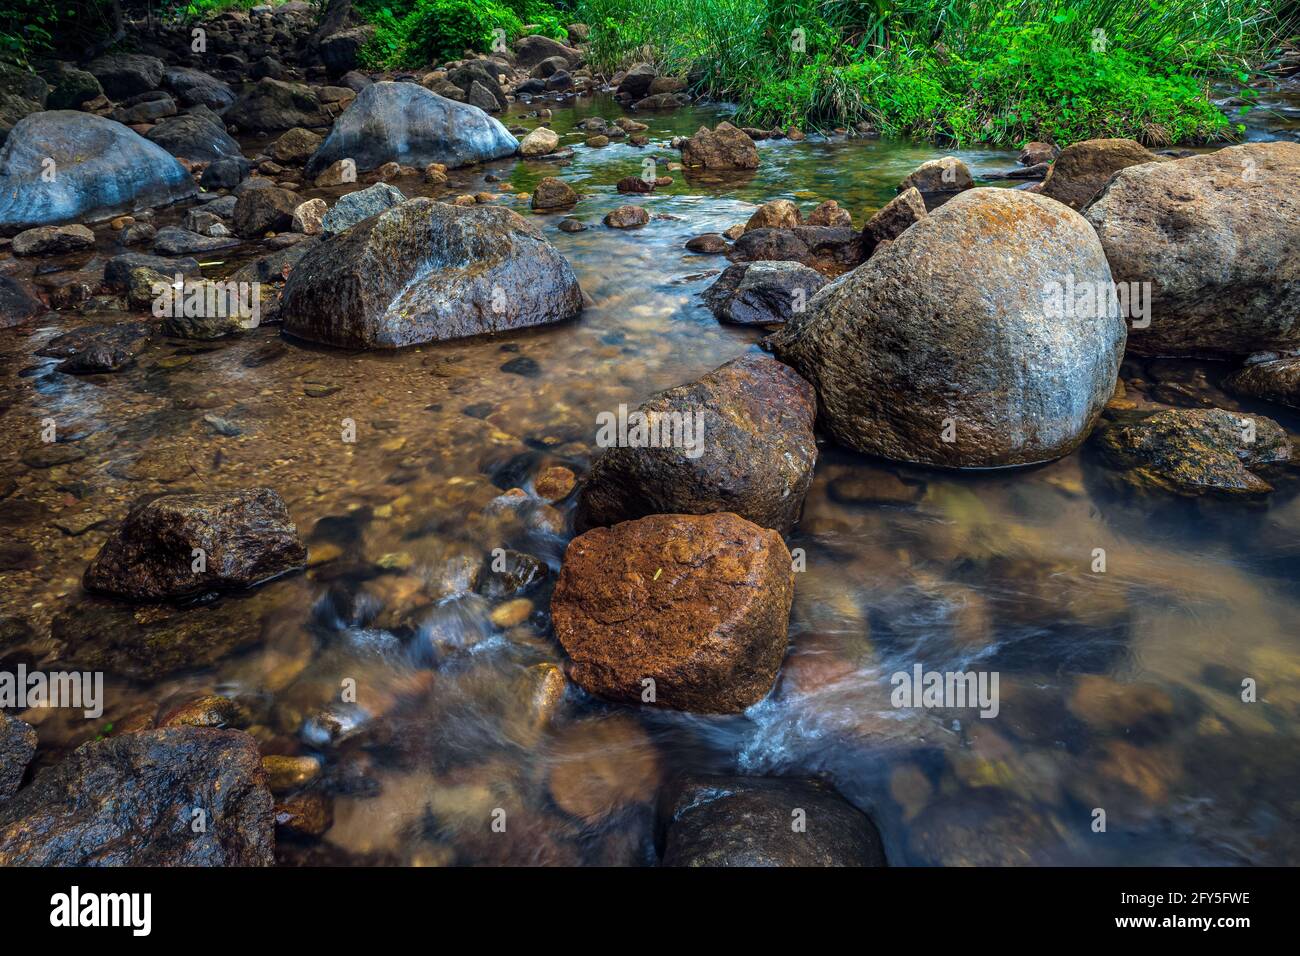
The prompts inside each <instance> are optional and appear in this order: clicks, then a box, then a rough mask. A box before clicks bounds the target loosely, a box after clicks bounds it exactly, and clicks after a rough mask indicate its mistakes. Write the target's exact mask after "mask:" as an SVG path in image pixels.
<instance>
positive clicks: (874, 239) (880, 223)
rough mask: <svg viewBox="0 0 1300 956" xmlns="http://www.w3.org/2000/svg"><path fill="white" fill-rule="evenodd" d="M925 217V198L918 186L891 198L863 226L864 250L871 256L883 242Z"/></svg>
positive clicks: (890, 240) (899, 234) (889, 240)
mask: <svg viewBox="0 0 1300 956" xmlns="http://www.w3.org/2000/svg"><path fill="white" fill-rule="evenodd" d="M924 218H925V200H924V199H923V198H922V197H921V193H920V191H919V190H917V189H916V188H912V189H907V190H904V191H903V192H901V193H899V194H898V195H897V196H895V197H894V198H893V199H891V200H889V202H887V203H886V204H885V205H884V206H882V207H881V208H880V210H879V211H878V212H877V213H876V214H875V215H874V216H872V217H871V218H870V219H869V220H868V221H867V224H866V225H865V226H864V227H863V228H862V251H863V253H864V255H866V256H867V257H868V258H870V256H871V254H872V253H873V252H875V251H876V249H877V247H879V245H880V244H881V243H882V242H892V241H893V240H895V239H897V238H898V237H899V236H901V235H902V234H903V231H904V230H905V229H907V227H908V226H910V225H912V223H914V222H917V221H919V220H921V219H924Z"/></svg>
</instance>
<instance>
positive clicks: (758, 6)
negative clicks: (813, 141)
mask: <svg viewBox="0 0 1300 956" xmlns="http://www.w3.org/2000/svg"><path fill="white" fill-rule="evenodd" d="M1278 9H1279V8H1276V7H1274V6H1273V5H1272V4H1270V3H1268V2H1265V0H693V2H680V0H678V2H674V0H578V5H577V11H576V15H577V17H578V19H580V20H582V21H583V22H586V23H587V24H588V25H589V26H591V28H592V31H593V35H592V57H591V58H592V60H593V62H594V64H595V65H596V66H597V67H599V68H602V69H605V70H606V71H609V70H613V69H615V68H617V67H619V66H623V65H626V64H627V63H629V62H631V61H633V60H637V59H643V60H650V61H653V62H655V63H657V64H658V65H659V66H661V67H662V68H664V69H667V70H672V71H675V72H679V73H683V74H686V75H688V76H689V77H690V79H691V83H692V87H693V89H695V90H696V91H697V92H699V93H704V94H707V95H711V96H714V97H717V98H721V99H728V100H735V101H736V102H738V103H739V104H740V107H741V113H740V118H741V120H743V121H745V122H750V123H753V124H755V125H769V124H782V125H783V124H787V123H799V124H801V125H805V124H806V125H811V126H831V125H847V124H850V123H855V122H861V121H866V122H869V123H872V124H873V125H875V126H876V127H877V128H879V129H880V130H881V131H883V132H888V133H899V134H912V135H922V136H926V137H929V138H932V139H938V140H945V141H951V142H953V143H956V144H959V145H964V144H970V143H1011V142H1020V141H1024V140H1026V139H1050V140H1053V141H1057V142H1061V141H1070V140H1074V139H1079V138H1086V137H1089V136H1128V137H1133V138H1136V139H1140V140H1142V141H1144V142H1148V143H1151V144H1167V143H1174V142H1196V141H1207V140H1210V139H1214V138H1219V137H1222V136H1224V135H1227V134H1230V133H1231V132H1232V130H1231V128H1230V124H1229V122H1228V120H1227V119H1226V118H1225V117H1224V116H1223V115H1222V114H1221V113H1220V112H1219V110H1217V109H1216V108H1215V107H1214V106H1213V104H1212V103H1211V102H1210V100H1209V95H1208V93H1209V87H1210V84H1211V83H1212V82H1214V81H1216V80H1218V79H1220V78H1224V77H1229V76H1233V75H1234V74H1239V73H1240V72H1241V71H1242V70H1244V69H1246V68H1248V67H1249V65H1250V64H1252V63H1257V62H1260V61H1261V60H1262V59H1263V58H1264V57H1265V56H1266V54H1267V52H1268V51H1270V50H1271V49H1273V48H1275V47H1276V46H1277V45H1278V43H1279V42H1280V41H1281V40H1282V39H1283V38H1285V37H1286V36H1287V35H1290V34H1294V32H1295V18H1294V17H1286V16H1281V15H1279V13H1278V12H1276V11H1277V10H1278Z"/></svg>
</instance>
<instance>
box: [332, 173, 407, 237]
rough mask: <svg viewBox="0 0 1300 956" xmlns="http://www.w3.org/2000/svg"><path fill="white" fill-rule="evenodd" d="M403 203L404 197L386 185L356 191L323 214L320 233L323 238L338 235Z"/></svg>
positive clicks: (393, 187)
mask: <svg viewBox="0 0 1300 956" xmlns="http://www.w3.org/2000/svg"><path fill="white" fill-rule="evenodd" d="M404 202H406V195H405V194H404V193H403V192H402V191H401V190H400V189H398V188H397V187H396V186H390V185H389V184H388V183H375V184H374V185H373V186H370V187H367V188H366V189H358V190H357V191H356V192H354V193H348V194H347V195H346V196H343V197H342V198H340V199H339V201H338V202H336V203H335V204H334V208H332V209H331V210H330V211H329V212H327V213H326V214H325V218H323V219H322V220H321V233H322V234H323V235H325V236H335V235H338V234H339V233H340V232H345V231H347V230H348V229H351V228H352V227H353V226H355V225H356V224H357V223H359V222H360V221H361V220H363V219H369V218H370V217H371V216H377V215H379V214H380V213H381V212H383V211H384V210H385V209H392V208H393V207H394V206H400V205H401V204H402V203H404Z"/></svg>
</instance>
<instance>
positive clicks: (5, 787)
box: [0, 711, 36, 803]
mask: <svg viewBox="0 0 1300 956" xmlns="http://www.w3.org/2000/svg"><path fill="white" fill-rule="evenodd" d="M35 754H36V730H35V729H34V728H33V727H32V726H31V725H30V724H28V723H25V722H24V721H21V720H19V719H18V718H17V717H10V716H9V715H8V714H6V713H4V712H3V711H0V803H3V802H4V801H5V800H8V799H9V798H10V797H12V796H13V795H14V794H15V793H17V792H18V785H19V784H20V783H22V780H23V774H24V773H25V772H26V771H27V765H28V764H29V763H31V762H32V757H33V756H34V755H35Z"/></svg>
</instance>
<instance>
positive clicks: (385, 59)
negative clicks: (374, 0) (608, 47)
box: [359, 0, 567, 69]
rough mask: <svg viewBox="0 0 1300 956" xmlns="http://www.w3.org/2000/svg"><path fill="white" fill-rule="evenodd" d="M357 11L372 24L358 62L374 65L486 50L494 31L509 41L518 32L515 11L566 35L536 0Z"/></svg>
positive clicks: (404, 2) (403, 2)
mask: <svg viewBox="0 0 1300 956" xmlns="http://www.w3.org/2000/svg"><path fill="white" fill-rule="evenodd" d="M359 10H360V12H361V13H362V16H364V17H365V18H366V19H367V20H369V21H370V22H371V23H373V24H374V25H375V27H376V30H375V37H374V39H373V40H372V41H371V42H370V43H369V44H368V45H367V47H366V49H365V50H364V51H363V52H362V60H363V62H364V63H365V64H366V65H368V66H370V67H372V68H376V69H385V68H399V69H415V68H419V67H423V66H429V65H430V64H432V63H436V62H439V61H442V60H454V59H458V58H460V57H461V56H463V55H464V52H465V51H466V50H476V51H478V52H481V53H486V52H489V51H490V50H491V49H492V44H493V42H494V40H495V39H496V38H497V37H498V36H502V37H503V38H504V39H505V40H513V39H515V38H516V37H518V36H520V35H521V34H522V33H523V27H524V23H525V21H524V20H523V19H521V16H520V14H521V13H523V14H525V15H527V17H528V22H529V23H530V24H536V25H537V26H538V27H539V30H540V32H543V33H546V34H547V35H548V36H552V37H555V38H557V39H562V38H564V37H565V36H566V35H567V34H566V33H565V30H564V28H563V27H562V26H561V25H560V22H559V20H560V17H559V14H558V13H557V12H556V11H555V10H554V9H553V8H551V7H550V6H548V5H547V4H545V3H540V2H538V0H504V2H497V0H413V2H412V0H395V2H393V3H385V4H383V5H377V4H370V5H363V6H362V7H360V8H359ZM498 30H501V31H504V32H503V33H502V34H498V33H497V32H496V31H498Z"/></svg>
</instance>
